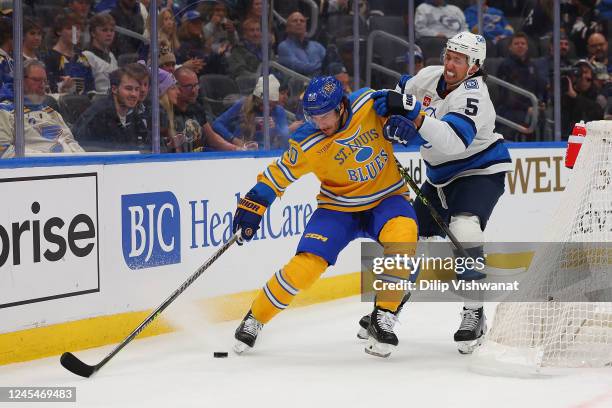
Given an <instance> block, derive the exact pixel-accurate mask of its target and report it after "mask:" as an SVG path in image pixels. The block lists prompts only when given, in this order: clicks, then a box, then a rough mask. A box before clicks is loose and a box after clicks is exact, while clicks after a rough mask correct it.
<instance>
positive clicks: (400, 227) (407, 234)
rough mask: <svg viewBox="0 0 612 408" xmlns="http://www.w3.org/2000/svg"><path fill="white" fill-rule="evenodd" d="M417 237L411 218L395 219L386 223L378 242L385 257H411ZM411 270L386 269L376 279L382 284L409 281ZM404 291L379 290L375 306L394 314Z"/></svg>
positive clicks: (415, 226) (416, 230) (414, 251)
mask: <svg viewBox="0 0 612 408" xmlns="http://www.w3.org/2000/svg"><path fill="white" fill-rule="evenodd" d="M417 237H418V227H417V224H416V222H415V220H413V219H412V218H408V217H395V218H392V219H390V220H389V221H387V223H386V224H385V225H384V227H383V229H382V230H381V231H380V234H379V236H378V240H379V242H380V243H381V244H382V245H383V247H384V253H385V256H394V255H398V254H399V255H402V256H403V255H406V256H408V257H413V256H414V254H415V253H416V242H417ZM410 273H411V270H409V269H404V268H399V269H398V268H392V269H387V270H385V272H384V273H383V274H380V275H378V276H377V279H380V280H382V281H383V282H393V283H397V282H401V281H407V280H409V279H410ZM404 294H405V291H404V290H402V289H397V290H390V289H385V290H379V291H376V306H378V307H380V308H382V309H386V310H389V311H391V312H395V311H396V310H397V308H398V307H399V305H400V303H401V301H402V298H403V297H404Z"/></svg>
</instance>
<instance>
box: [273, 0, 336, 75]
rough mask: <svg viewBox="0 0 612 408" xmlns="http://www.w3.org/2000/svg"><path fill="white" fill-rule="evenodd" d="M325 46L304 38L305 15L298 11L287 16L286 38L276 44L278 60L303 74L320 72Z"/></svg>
mask: <svg viewBox="0 0 612 408" xmlns="http://www.w3.org/2000/svg"><path fill="white" fill-rule="evenodd" d="M324 58H325V47H323V45H321V44H320V43H318V42H316V41H312V40H309V39H307V38H306V17H304V15H303V14H302V13H300V12H299V11H296V12H294V13H291V14H290V15H289V17H287V38H286V39H285V40H284V41H282V42H281V43H280V44H279V45H278V61H279V62H280V63H281V64H282V65H284V66H286V67H287V68H289V69H292V70H294V71H297V72H299V73H300V74H303V75H308V76H311V75H317V74H319V73H320V72H321V68H322V65H323V59H324Z"/></svg>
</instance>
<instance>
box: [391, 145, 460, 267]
mask: <svg viewBox="0 0 612 408" xmlns="http://www.w3.org/2000/svg"><path fill="white" fill-rule="evenodd" d="M395 163H397V168H398V169H399V172H400V175H401V176H402V178H403V179H404V180H405V181H406V183H408V185H409V186H410V188H411V189H412V191H414V193H415V194H416V196H417V198H418V199H419V200H421V202H422V203H423V205H424V206H425V207H427V209H428V210H429V213H430V214H431V217H432V218H433V219H434V221H435V222H436V224H438V225H439V226H440V228H442V231H444V233H445V234H446V236H448V238H449V239H450V240H451V242H452V243H453V246H454V247H455V249H456V250H457V251H459V253H460V254H461V256H462V257H464V258H471V257H470V255H469V254H468V253H467V251H466V250H465V248H464V247H463V245H461V243H460V242H459V240H458V239H457V237H456V236H455V234H453V233H452V232H451V230H450V228H448V225H446V223H445V222H444V220H443V219H442V217H441V216H440V213H438V211H437V210H436V209H435V208H434V206H433V205H431V203H430V202H429V200H428V199H427V197H425V195H423V192H422V191H421V189H420V188H419V186H418V185H417V183H416V182H415V181H414V179H413V178H412V176H411V175H410V173H409V172H408V170H407V169H406V168H405V167H404V166H402V164H401V163H400V162H399V160H397V157H396V158H395Z"/></svg>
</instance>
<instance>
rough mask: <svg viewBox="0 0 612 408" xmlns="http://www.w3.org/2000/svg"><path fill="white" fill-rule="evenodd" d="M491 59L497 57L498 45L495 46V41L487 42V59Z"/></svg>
mask: <svg viewBox="0 0 612 408" xmlns="http://www.w3.org/2000/svg"><path fill="white" fill-rule="evenodd" d="M489 57H493V58H495V57H497V47H496V44H493V41H491V40H487V58H489Z"/></svg>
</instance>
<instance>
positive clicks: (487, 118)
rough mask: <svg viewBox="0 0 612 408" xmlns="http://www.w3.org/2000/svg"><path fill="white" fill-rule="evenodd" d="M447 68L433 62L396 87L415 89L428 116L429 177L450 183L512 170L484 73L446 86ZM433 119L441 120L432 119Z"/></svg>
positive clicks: (425, 150) (424, 143) (424, 152)
mask: <svg viewBox="0 0 612 408" xmlns="http://www.w3.org/2000/svg"><path fill="white" fill-rule="evenodd" d="M443 71H444V67H442V66H429V67H425V68H423V69H422V70H420V71H419V73H418V74H417V75H415V76H414V77H412V78H408V77H406V76H405V77H402V79H400V82H399V83H398V85H397V87H396V90H397V91H398V92H402V93H404V94H412V95H414V96H415V97H416V99H417V100H418V101H420V102H421V104H422V108H421V109H422V110H423V111H425V113H426V116H425V118H424V120H423V125H422V126H421V128H420V129H419V134H420V136H421V137H422V139H423V140H421V149H420V150H421V156H422V157H423V160H424V161H425V164H426V166H427V178H428V180H429V182H430V183H431V184H433V185H435V186H444V185H447V184H448V183H450V182H451V181H453V180H454V179H456V178H458V177H462V176H469V175H476V174H494V173H499V172H505V171H510V170H511V169H512V167H511V164H512V161H511V159H510V154H509V152H508V149H507V148H506V146H505V145H504V138H503V136H502V135H500V134H498V133H495V131H494V124H495V108H494V107H493V103H492V102H491V98H490V97H489V90H488V88H487V85H486V84H485V82H484V81H483V78H482V77H481V76H476V77H472V78H470V79H468V80H466V81H464V82H463V83H462V84H461V85H459V87H458V88H456V89H455V90H453V91H452V92H448V91H447V90H446V83H445V81H444V77H443V76H442V74H443ZM432 118H435V119H438V120H432Z"/></svg>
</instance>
